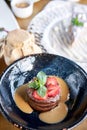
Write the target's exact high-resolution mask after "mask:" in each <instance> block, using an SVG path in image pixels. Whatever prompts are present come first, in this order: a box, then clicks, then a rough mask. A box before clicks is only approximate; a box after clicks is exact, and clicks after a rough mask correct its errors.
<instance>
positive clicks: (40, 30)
mask: <svg viewBox="0 0 87 130" xmlns="http://www.w3.org/2000/svg"><path fill="white" fill-rule="evenodd" d="M13 1H15V0H0V75H1V74H2V73H3V72H4V70H5V69H6V68H7V67H8V66H9V65H10V64H11V63H13V62H14V61H15V60H17V59H19V58H21V57H24V56H26V55H29V54H34V53H43V52H46V53H52V54H57V55H62V56H64V57H66V58H68V59H70V60H73V61H74V62H76V63H77V64H78V65H79V66H81V67H82V68H83V70H85V71H86V72H87V49H86V46H87V45H86V44H87V36H86V35H87V5H86V4H87V0H64V1H63V0H33V1H32V0H29V1H28V0H25V1H22V4H23V3H25V2H26V1H27V2H29V3H28V4H29V5H25V4H23V5H21V6H23V7H22V8H25V7H24V6H29V7H30V5H32V7H31V9H30V13H28V11H29V10H28V11H27V13H26V11H25V12H24V14H23V13H20V12H19V11H18V12H16V11H17V10H15V9H14V7H13V5H14V3H12V2H13ZM19 1H21V0H19ZM16 2H18V0H16ZM17 5H18V4H17ZM18 6H19V5H18ZM18 8H19V7H18ZM19 35H20V36H19ZM16 37H17V38H16ZM15 39H16V40H15ZM20 39H21V40H20ZM13 40H14V42H13ZM25 41H26V42H25ZM15 42H16V43H15ZM19 42H20V45H18V44H19ZM28 43H29V45H28ZM8 44H10V45H8ZM26 48H28V49H26ZM31 48H33V49H31ZM15 54H16V55H15ZM0 129H1V130H5V129H6V130H17V129H18V128H16V127H14V126H13V125H12V124H10V123H9V122H8V121H7V120H6V119H4V117H3V116H2V115H1V114H0ZM79 129H80V130H87V118H85V119H84V120H83V121H82V122H81V123H80V124H79V125H78V126H76V127H75V128H73V129H72V130H79Z"/></svg>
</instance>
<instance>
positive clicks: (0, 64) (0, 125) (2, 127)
mask: <svg viewBox="0 0 87 130" xmlns="http://www.w3.org/2000/svg"><path fill="white" fill-rule="evenodd" d="M49 1H50V0H40V1H39V2H37V3H35V4H34V12H33V14H32V16H31V17H29V18H26V19H20V18H16V19H17V21H18V23H19V25H20V28H22V29H27V27H28V25H29V22H30V21H31V20H32V18H33V17H34V16H35V15H36V14H37V13H38V12H40V11H41V10H42V9H43V8H44V6H45V5H46V4H47V3H48V2H49ZM80 3H81V4H87V0H81V1H80ZM6 67H7V66H6V64H5V62H4V59H3V58H1V59H0V75H1V74H2V72H3V70H5V68H6ZM0 130H18V128H16V127H15V126H13V125H12V124H11V123H10V122H8V121H7V120H6V119H5V118H4V117H3V116H2V114H0ZM73 130H87V119H85V120H84V121H82V123H81V124H79V125H78V126H77V127H76V128H74V129H73Z"/></svg>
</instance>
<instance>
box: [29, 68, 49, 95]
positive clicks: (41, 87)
mask: <svg viewBox="0 0 87 130" xmlns="http://www.w3.org/2000/svg"><path fill="white" fill-rule="evenodd" d="M46 80H47V75H46V74H45V73H44V72H43V71H40V72H39V73H38V74H37V76H36V77H35V78H34V79H33V80H32V81H31V82H29V88H33V89H35V90H36V91H37V93H38V95H39V96H41V97H44V96H45V94H46V92H47V88H46V87H45V83H46Z"/></svg>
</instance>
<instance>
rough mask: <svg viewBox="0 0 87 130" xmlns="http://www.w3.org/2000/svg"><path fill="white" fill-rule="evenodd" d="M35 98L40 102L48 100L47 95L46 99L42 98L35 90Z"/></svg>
mask: <svg viewBox="0 0 87 130" xmlns="http://www.w3.org/2000/svg"><path fill="white" fill-rule="evenodd" d="M33 97H34V98H35V99H38V100H46V99H47V94H46V95H45V96H44V97H41V96H39V95H38V93H37V91H36V90H35V91H34V92H33Z"/></svg>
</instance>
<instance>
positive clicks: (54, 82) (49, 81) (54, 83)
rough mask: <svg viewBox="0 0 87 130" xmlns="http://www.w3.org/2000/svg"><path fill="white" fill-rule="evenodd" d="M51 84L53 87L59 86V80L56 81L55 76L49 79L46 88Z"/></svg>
mask: <svg viewBox="0 0 87 130" xmlns="http://www.w3.org/2000/svg"><path fill="white" fill-rule="evenodd" d="M50 84H51V85H56V84H58V81H57V79H56V78H55V77H54V76H52V77H48V78H47V81H46V86H47V87H48V86H49V85H50Z"/></svg>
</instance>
